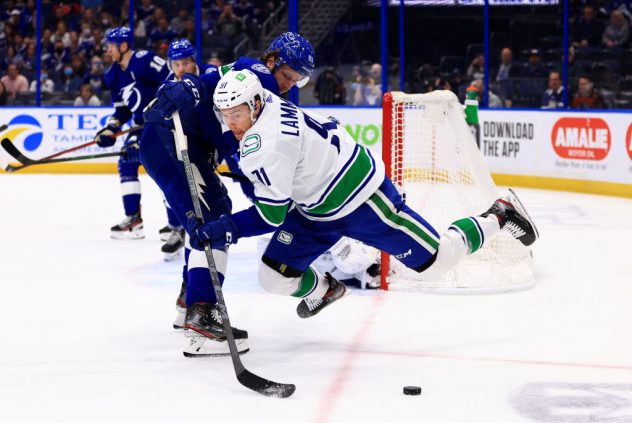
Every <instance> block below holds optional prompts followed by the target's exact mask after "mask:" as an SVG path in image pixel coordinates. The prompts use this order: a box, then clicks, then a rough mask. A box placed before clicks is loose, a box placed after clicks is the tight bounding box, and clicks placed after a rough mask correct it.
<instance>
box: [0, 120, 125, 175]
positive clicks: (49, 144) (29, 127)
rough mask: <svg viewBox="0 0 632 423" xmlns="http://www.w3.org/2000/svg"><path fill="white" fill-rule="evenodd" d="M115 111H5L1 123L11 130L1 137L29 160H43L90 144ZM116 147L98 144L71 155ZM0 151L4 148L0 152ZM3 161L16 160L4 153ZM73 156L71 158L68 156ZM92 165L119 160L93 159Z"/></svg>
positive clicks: (5, 131) (118, 144)
mask: <svg viewBox="0 0 632 423" xmlns="http://www.w3.org/2000/svg"><path fill="white" fill-rule="evenodd" d="M112 112H113V110H112V109H111V108H106V107H25V108H3V109H2V117H1V122H0V123H3V124H7V125H8V128H7V129H6V130H4V131H2V133H0V137H2V138H8V139H9V140H11V141H12V142H13V144H14V145H15V146H16V147H17V148H18V149H19V150H20V151H21V152H23V154H24V155H25V156H27V157H29V158H33V159H40V158H42V157H46V156H50V155H52V154H55V153H57V152H59V151H63V150H67V149H69V148H73V147H75V146H78V145H81V144H85V143H88V142H90V141H92V140H93V139H94V135H95V134H96V132H97V131H98V130H99V129H101V128H102V127H103V126H105V121H106V120H107V118H108V117H109V116H110V114H111V113H112ZM122 139H123V137H121V138H120V139H119V140H118V143H117V146H116V147H112V148H99V147H97V146H96V145H93V146H90V147H86V148H84V149H81V150H78V151H77V152H73V153H71V154H72V155H87V154H100V153H106V152H110V151H116V150H118V149H120V143H121V142H122ZM0 150H1V149H0ZM0 154H2V158H3V161H5V162H6V161H13V160H12V159H11V157H10V156H8V155H7V153H6V152H5V151H4V150H2V153H0ZM68 157H70V155H69V156H68ZM92 162H112V163H114V162H116V158H115V157H114V158H112V157H108V158H105V159H99V160H92Z"/></svg>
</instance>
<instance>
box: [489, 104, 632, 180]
mask: <svg viewBox="0 0 632 423" xmlns="http://www.w3.org/2000/svg"><path fill="white" fill-rule="evenodd" d="M479 121H480V140H479V142H480V144H479V145H480V148H481V151H482V152H483V154H484V155H485V158H486V160H487V163H488V164H489V168H490V170H491V171H492V173H502V174H510V175H527V176H545V177H552V178H567V179H580V180H590V181H602V182H612V183H622V184H632V150H631V145H630V137H631V135H632V115H630V114H629V113H577V112H537V111H533V112H531V111H519V112H517V111H511V110H493V111H491V110H489V111H486V110H482V111H480V112H479Z"/></svg>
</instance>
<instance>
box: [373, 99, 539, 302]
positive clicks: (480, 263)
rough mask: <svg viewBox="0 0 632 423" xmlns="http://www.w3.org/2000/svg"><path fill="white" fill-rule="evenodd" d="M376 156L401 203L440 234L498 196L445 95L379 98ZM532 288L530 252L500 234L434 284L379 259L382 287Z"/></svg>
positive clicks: (456, 106) (460, 115)
mask: <svg viewBox="0 0 632 423" xmlns="http://www.w3.org/2000/svg"><path fill="white" fill-rule="evenodd" d="M382 153H383V158H384V162H385V164H386V169H387V174H388V175H389V176H390V177H391V179H392V180H393V182H394V183H395V184H396V185H397V186H399V187H401V188H402V189H403V191H404V193H405V195H406V203H407V204H408V205H409V206H410V207H411V208H412V209H414V210H415V211H417V212H419V213H420V214H421V216H423V217H424V218H425V219H426V220H428V221H429V222H430V223H431V224H432V225H433V226H434V227H435V229H436V230H437V231H438V232H439V233H440V234H441V233H443V232H444V231H445V230H447V228H448V226H449V225H450V224H451V223H452V222H454V221H455V220H457V219H460V218H463V217H466V216H475V215H478V214H481V213H482V212H484V211H486V210H487V209H488V208H489V207H490V206H491V205H492V203H493V202H494V200H496V199H497V198H498V197H499V190H498V189H497V188H496V185H495V184H494V181H493V180H492V177H491V175H490V173H489V170H488V169H487V165H486V164H485V161H484V159H483V155H482V154H481V152H480V150H479V149H478V147H477V145H476V141H475V139H474V136H473V135H472V132H471V131H470V128H469V127H468V125H467V124H466V122H465V114H464V111H463V106H462V105H461V104H460V103H459V101H458V99H457V97H456V96H455V95H454V94H453V93H452V92H451V91H433V92H431V93H428V94H404V93H401V92H392V93H386V94H385V95H384V101H383V146H382ZM534 283H535V278H534V269H533V261H532V256H531V251H530V250H529V248H526V247H524V246H523V245H522V244H521V243H520V242H518V241H517V240H515V239H514V238H513V237H512V236H511V235H509V234H507V233H505V232H501V233H499V234H497V235H496V236H495V237H493V238H492V239H490V240H488V241H486V243H485V245H484V247H483V248H482V249H480V250H479V251H477V252H476V253H474V254H472V255H469V256H467V257H466V258H465V259H464V260H463V261H461V262H460V263H459V265H458V266H457V267H456V268H454V269H453V270H451V271H450V272H448V273H446V274H445V275H443V276H442V277H441V278H440V279H439V280H437V279H429V278H428V277H427V276H426V275H424V273H417V272H415V271H413V270H410V269H408V268H406V267H405V266H404V265H402V264H401V263H400V262H399V261H398V260H397V259H395V258H394V257H390V256H389V255H388V254H386V253H383V255H382V288H384V289H395V290H417V291H420V290H421V291H432V292H437V293H496V292H508V291H518V290H523V289H528V288H530V287H532V286H533V285H534Z"/></svg>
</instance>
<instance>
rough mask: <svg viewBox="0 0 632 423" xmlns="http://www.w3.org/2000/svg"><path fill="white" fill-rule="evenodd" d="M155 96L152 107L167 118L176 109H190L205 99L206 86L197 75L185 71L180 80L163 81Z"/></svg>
mask: <svg viewBox="0 0 632 423" xmlns="http://www.w3.org/2000/svg"><path fill="white" fill-rule="evenodd" d="M156 98H157V99H158V102H157V104H156V106H154V107H155V108H156V109H157V110H158V111H160V115H161V116H162V117H163V118H165V119H169V118H171V115H172V114H173V112H175V111H176V110H190V109H192V108H194V107H195V106H197V105H198V104H199V103H200V101H201V100H203V99H205V98H206V86H205V85H204V84H203V83H202V80H201V79H200V78H199V77H198V76H196V75H193V74H190V73H187V74H185V75H184V76H183V77H182V80H181V81H168V82H165V83H164V84H163V85H162V86H161V87H160V89H159V90H158V94H157V95H156Z"/></svg>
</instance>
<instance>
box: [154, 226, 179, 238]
mask: <svg viewBox="0 0 632 423" xmlns="http://www.w3.org/2000/svg"><path fill="white" fill-rule="evenodd" d="M175 230H176V229H175V228H174V227H172V226H169V225H165V226H163V227H162V228H160V229H159V230H158V236H159V237H160V240H161V241H162V242H166V241H167V240H168V239H169V235H171V232H173V231H175Z"/></svg>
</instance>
